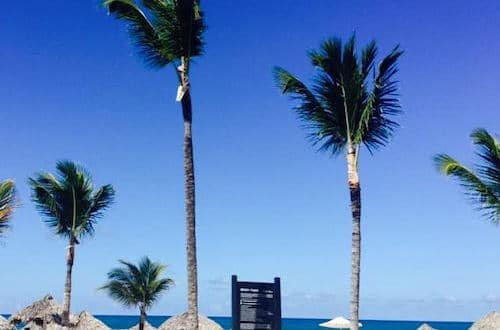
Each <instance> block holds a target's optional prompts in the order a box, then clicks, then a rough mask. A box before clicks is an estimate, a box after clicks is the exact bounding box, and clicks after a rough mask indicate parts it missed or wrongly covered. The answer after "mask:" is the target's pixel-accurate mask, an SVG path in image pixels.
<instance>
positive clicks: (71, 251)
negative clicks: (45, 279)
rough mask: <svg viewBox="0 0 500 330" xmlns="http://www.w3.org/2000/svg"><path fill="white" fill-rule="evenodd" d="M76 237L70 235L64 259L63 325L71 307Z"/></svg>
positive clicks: (67, 322)
mask: <svg viewBox="0 0 500 330" xmlns="http://www.w3.org/2000/svg"><path fill="white" fill-rule="evenodd" d="M75 244H76V239H75V237H74V236H73V235H71V237H70V239H69V247H68V256H67V259H66V283H65V284H64V301H63V312H62V323H63V325H67V324H69V311H70V307H71V273H72V272H73V262H74V260H75Z"/></svg>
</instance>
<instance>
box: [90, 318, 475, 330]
mask: <svg viewBox="0 0 500 330" xmlns="http://www.w3.org/2000/svg"><path fill="white" fill-rule="evenodd" d="M96 317H97V318H98V319H100V320H101V321H103V322H104V323H106V324H107V325H108V326H109V327H110V328H112V329H128V328H130V327H132V326H134V325H135V324H137V323H138V317H137V316H124V315H120V316H114V315H97V316H96ZM166 319H167V317H165V316H148V322H149V323H151V325H153V326H155V327H158V326H159V325H160V324H162V323H163V322H164V321H165V320H166ZM211 319H213V320H214V321H216V322H217V323H219V324H220V325H221V326H222V327H223V328H224V330H230V329H231V318H230V317H211ZM325 321H328V320H321V319H289V318H285V319H283V323H282V325H283V327H282V330H325V328H321V327H319V326H318V324H319V323H321V322H325ZM361 322H362V324H363V327H362V329H363V330H416V329H417V328H418V327H419V326H420V325H421V324H422V323H424V322H425V323H428V324H429V325H430V326H431V327H433V328H436V329H438V330H467V329H469V327H470V326H471V325H472V323H470V322H432V321H377V320H362V321H361Z"/></svg>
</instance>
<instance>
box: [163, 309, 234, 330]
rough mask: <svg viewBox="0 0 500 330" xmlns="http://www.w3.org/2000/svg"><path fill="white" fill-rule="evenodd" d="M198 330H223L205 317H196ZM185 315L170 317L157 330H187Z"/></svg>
mask: <svg viewBox="0 0 500 330" xmlns="http://www.w3.org/2000/svg"><path fill="white" fill-rule="evenodd" d="M198 322H199V325H200V328H199V330H224V329H222V327H221V326H220V325H218V324H217V323H215V322H214V321H212V320H210V319H209V318H207V317H206V316H203V315H198ZM187 329H188V328H187V313H183V314H180V315H176V316H172V317H171V318H169V319H168V320H166V321H165V322H163V324H162V325H161V326H160V327H159V328H158V330H187Z"/></svg>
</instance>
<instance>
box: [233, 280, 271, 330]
mask: <svg viewBox="0 0 500 330" xmlns="http://www.w3.org/2000/svg"><path fill="white" fill-rule="evenodd" d="M232 305H233V313H232V316H233V330H281V284H280V279H279V277H276V278H275V279H274V283H262V282H239V281H238V277H237V276H236V275H233V277H232Z"/></svg>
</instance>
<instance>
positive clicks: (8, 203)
mask: <svg viewBox="0 0 500 330" xmlns="http://www.w3.org/2000/svg"><path fill="white" fill-rule="evenodd" d="M15 207H16V188H15V185H14V181H12V180H5V181H3V182H0V235H2V234H3V233H4V232H5V230H7V229H8V228H9V221H10V219H11V217H12V213H13V212H14V208H15Z"/></svg>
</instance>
